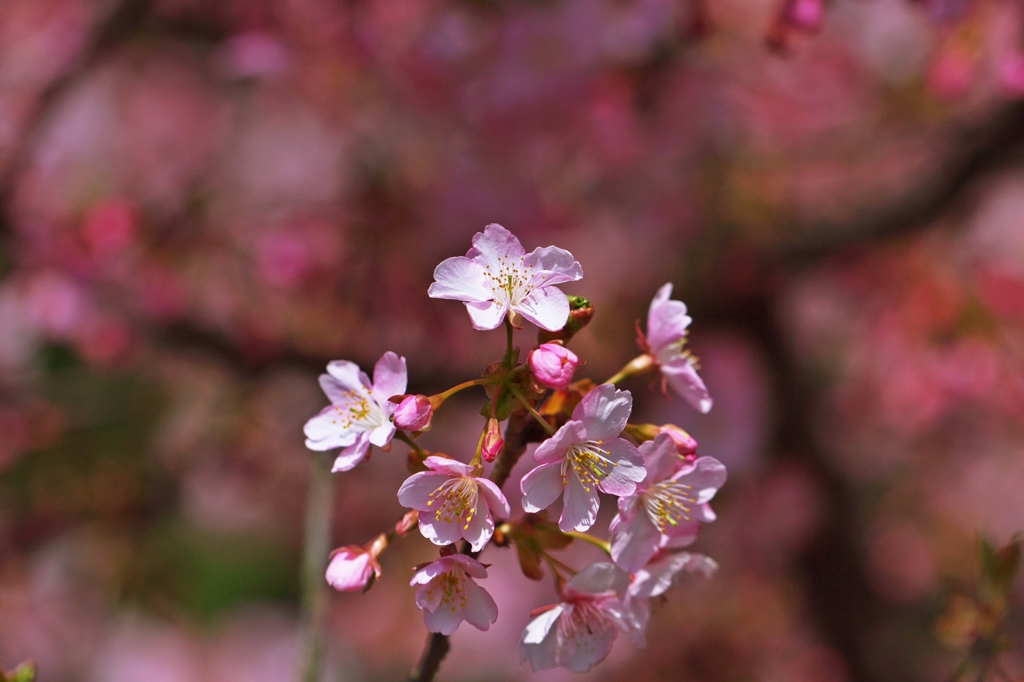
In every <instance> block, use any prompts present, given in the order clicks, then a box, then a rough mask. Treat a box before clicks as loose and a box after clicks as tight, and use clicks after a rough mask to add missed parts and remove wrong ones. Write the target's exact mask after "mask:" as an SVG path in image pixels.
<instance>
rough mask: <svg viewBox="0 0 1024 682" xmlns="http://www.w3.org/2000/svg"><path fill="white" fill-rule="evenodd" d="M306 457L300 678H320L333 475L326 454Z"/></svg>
mask: <svg viewBox="0 0 1024 682" xmlns="http://www.w3.org/2000/svg"><path fill="white" fill-rule="evenodd" d="M309 461H310V467H309V494H308V496H307V498H306V526H305V539H304V542H303V552H302V640H301V641H302V658H301V659H300V661H301V663H300V665H301V666H302V668H301V671H300V677H299V679H300V680H301V681H302V682H319V681H320V679H321V678H322V677H323V658H324V655H323V654H324V652H323V648H324V647H323V636H324V632H323V630H324V622H325V619H326V616H327V606H328V592H327V581H326V580H325V579H324V573H325V572H326V570H327V555H328V553H329V552H330V549H331V522H332V521H333V518H334V514H333V510H334V479H333V478H332V477H331V459H330V458H329V457H324V456H323V455H321V454H320V453H316V454H315V455H313V456H311V457H310V460H309Z"/></svg>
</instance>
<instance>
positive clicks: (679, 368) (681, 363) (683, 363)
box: [661, 358, 714, 414]
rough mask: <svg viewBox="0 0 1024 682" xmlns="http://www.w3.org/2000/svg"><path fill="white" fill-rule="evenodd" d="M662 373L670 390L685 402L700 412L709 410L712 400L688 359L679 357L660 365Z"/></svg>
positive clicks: (703, 412) (705, 412)
mask: <svg viewBox="0 0 1024 682" xmlns="http://www.w3.org/2000/svg"><path fill="white" fill-rule="evenodd" d="M661 373H662V375H663V376H664V377H665V378H666V379H668V385H669V386H671V387H672V390H673V391H675V392H676V393H678V394H679V395H680V396H682V397H683V398H685V399H686V402H688V403H690V405H691V406H692V407H693V408H694V409H695V410H697V411H698V412H700V413H701V414H707V413H708V412H710V411H711V406H712V405H713V404H714V401H713V400H712V399H711V396H710V395H709V394H708V389H707V387H706V386H705V385H704V380H703V379H701V378H700V376H698V374H697V370H695V369H694V368H693V365H692V364H690V361H689V360H687V359H686V358H679V359H678V360H675V361H673V362H671V363H669V364H667V365H662V366H661Z"/></svg>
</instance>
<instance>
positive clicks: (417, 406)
mask: <svg viewBox="0 0 1024 682" xmlns="http://www.w3.org/2000/svg"><path fill="white" fill-rule="evenodd" d="M433 418H434V408H433V406H432V405H431V404H430V399H429V398H427V397H426V396H424V395H410V396H406V397H405V398H404V399H403V400H402V402H401V403H399V404H398V407H396V408H395V428H399V429H402V430H403V431H426V430H427V429H429V428H430V422H431V420H432V419H433Z"/></svg>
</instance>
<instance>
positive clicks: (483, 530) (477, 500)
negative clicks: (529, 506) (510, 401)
mask: <svg viewBox="0 0 1024 682" xmlns="http://www.w3.org/2000/svg"><path fill="white" fill-rule="evenodd" d="M423 464H424V465H425V466H426V467H427V469H429V471H421V472H420V473H418V474H413V475H412V476H410V477H409V478H407V479H406V481H405V483H403V484H402V487H401V488H399V489H398V501H399V502H401V503H402V505H403V506H406V507H409V508H410V509H417V510H419V512H420V523H419V527H420V532H421V533H422V534H423V537H425V538H427V539H428V540H430V541H431V542H433V543H434V544H435V545H450V544H452V543H453V542H456V541H457V540H459V539H465V540H466V541H467V542H468V543H469V544H470V547H472V548H473V551H474V552H479V551H480V550H481V549H483V548H484V545H486V544H487V541H488V540H490V539H491V535H493V534H494V517H495V516H497V517H498V518H502V519H507V518H508V517H509V516H510V515H511V513H512V511H511V509H509V506H508V502H507V501H506V500H505V496H504V495H502V493H501V489H500V488H499V487H498V486H496V485H495V484H494V483H492V482H491V481H489V480H487V479H486V478H481V477H478V476H474V475H473V474H474V473H476V469H475V468H474V467H473V466H471V465H469V464H463V463H462V462H457V461H455V460H453V459H447V458H445V457H427V458H426V460H424V462H423Z"/></svg>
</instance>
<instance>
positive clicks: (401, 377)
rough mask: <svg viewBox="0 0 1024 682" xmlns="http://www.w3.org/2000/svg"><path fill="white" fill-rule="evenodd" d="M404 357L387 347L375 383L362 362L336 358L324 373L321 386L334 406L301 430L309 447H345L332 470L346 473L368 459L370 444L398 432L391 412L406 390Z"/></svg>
mask: <svg viewBox="0 0 1024 682" xmlns="http://www.w3.org/2000/svg"><path fill="white" fill-rule="evenodd" d="M406 381H407V370H406V367H405V358H400V357H398V356H397V355H395V354H394V353H392V352H391V351H388V352H387V353H385V354H384V355H383V356H381V358H380V360H378V361H377V364H376V365H375V366H374V368H373V383H372V384H371V383H370V379H369V377H367V376H366V373H365V372H363V371H362V370H361V369H359V365H357V364H356V363H354V362H349V361H348V360H335V361H334V362H331V363H330V364H329V365H327V374H321V375H320V388H322V389H323V391H324V393H326V394H327V397H328V398H330V400H331V404H330V405H329V406H327V407H325V408H324V409H323V410H321V411H320V414H318V415H316V416H315V417H313V418H312V419H310V420H309V421H308V422H306V426H305V427H304V429H303V431H304V432H305V434H306V447H307V448H309V449H310V450H320V451H322V450H332V449H334V448H338V447H340V448H344V450H342V451H341V453H340V454H339V455H338V458H337V459H336V460H334V468H333V469H332V471H348V470H350V469H352V468H353V467H354V466H355V465H357V464H359V463H360V462H362V461H363V460H364V459H366V456H367V454H368V453H369V451H370V445H371V444H372V445H376V446H377V447H384V446H385V445H387V444H388V443H390V442H391V437H392V436H394V435H395V427H394V425H393V424H392V423H391V420H390V418H391V414H392V413H393V412H394V411H395V406H394V405H393V404H392V403H390V402H388V398H390V397H391V396H393V395H399V394H402V393H405V385H406Z"/></svg>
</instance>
